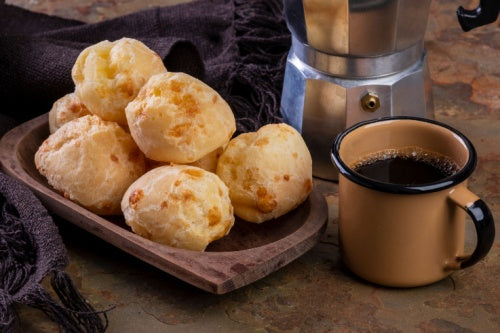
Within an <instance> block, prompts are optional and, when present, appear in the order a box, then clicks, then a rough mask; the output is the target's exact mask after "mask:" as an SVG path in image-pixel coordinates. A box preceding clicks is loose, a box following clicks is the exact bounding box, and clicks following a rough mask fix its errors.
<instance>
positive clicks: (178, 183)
mask: <svg viewBox="0 0 500 333" xmlns="http://www.w3.org/2000/svg"><path fill="white" fill-rule="evenodd" d="M180 184H182V181H181V180H180V179H177V180H176V181H175V182H174V186H179V185H180Z"/></svg>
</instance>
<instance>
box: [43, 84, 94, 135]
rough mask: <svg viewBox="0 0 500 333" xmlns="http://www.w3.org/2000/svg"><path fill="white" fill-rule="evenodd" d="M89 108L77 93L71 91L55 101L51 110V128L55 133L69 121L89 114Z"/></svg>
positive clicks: (51, 131)
mask: <svg viewBox="0 0 500 333" xmlns="http://www.w3.org/2000/svg"><path fill="white" fill-rule="evenodd" d="M89 114H90V112H89V110H88V109H87V108H86V107H85V105H84V104H83V103H82V102H81V101H80V99H79V98H78V96H76V94H75V93H69V94H66V95H64V96H63V97H61V98H59V99H58V100H57V101H55V102H54V104H53V105H52V108H51V109H50V111H49V130H50V133H54V132H55V131H56V130H57V129H58V128H59V127H61V126H62V125H64V124H66V123H67V122H69V121H71V120H73V119H76V118H80V117H82V116H86V115H89Z"/></svg>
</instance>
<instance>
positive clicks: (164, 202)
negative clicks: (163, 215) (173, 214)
mask: <svg viewBox="0 0 500 333" xmlns="http://www.w3.org/2000/svg"><path fill="white" fill-rule="evenodd" d="M167 207H168V201H166V200H164V201H162V202H161V204H160V208H161V209H164V208H167Z"/></svg>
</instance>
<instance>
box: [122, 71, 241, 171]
mask: <svg viewBox="0 0 500 333" xmlns="http://www.w3.org/2000/svg"><path fill="white" fill-rule="evenodd" d="M125 112H126V116H127V122H128V125H129V128H130V133H131V134H132V136H133V137H134V139H135V141H136V142H137V144H138V145H139V147H140V148H141V150H142V151H143V152H144V153H145V155H146V156H147V157H148V158H150V159H153V160H156V161H164V162H173V163H182V164H186V163H192V162H194V161H197V160H199V159H201V158H202V157H204V156H205V155H207V154H209V153H211V152H213V151H214V150H216V149H217V148H219V147H221V146H223V145H224V144H226V143H227V142H228V141H229V140H230V139H231V137H232V135H233V133H234V132H235V130H236V121H235V118H234V115H233V113H232V111H231V109H230V107H229V105H228V104H227V103H226V102H225V101H224V100H223V99H222V97H220V96H219V94H218V93H217V92H216V91H215V90H213V89H212V88H211V87H209V86H208V85H206V84H205V83H203V82H201V81H199V80H197V79H196V78H194V77H192V76H190V75H188V74H184V73H169V72H167V73H162V74H157V75H154V76H153V77H151V79H150V80H149V81H148V82H147V83H146V85H144V87H143V88H142V89H141V91H140V92H139V94H138V96H137V98H136V99H134V100H133V101H132V102H130V104H129V105H128V106H127V108H126V111H125Z"/></svg>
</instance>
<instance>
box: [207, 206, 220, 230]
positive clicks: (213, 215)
mask: <svg viewBox="0 0 500 333" xmlns="http://www.w3.org/2000/svg"><path fill="white" fill-rule="evenodd" d="M207 218H208V225H209V226H211V227H212V226H214V225H216V224H218V223H219V222H220V220H221V218H222V214H221V211H220V210H219V207H216V206H214V207H212V208H210V209H209V210H208V214H207Z"/></svg>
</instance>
